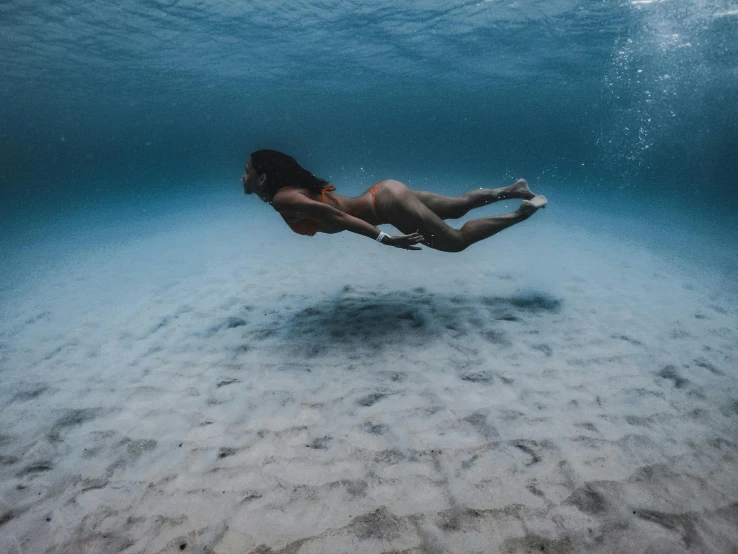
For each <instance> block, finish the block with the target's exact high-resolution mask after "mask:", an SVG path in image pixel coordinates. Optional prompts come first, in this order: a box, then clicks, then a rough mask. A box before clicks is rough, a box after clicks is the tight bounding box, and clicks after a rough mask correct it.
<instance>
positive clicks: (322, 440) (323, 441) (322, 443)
mask: <svg viewBox="0 0 738 554" xmlns="http://www.w3.org/2000/svg"><path fill="white" fill-rule="evenodd" d="M332 440H333V437H329V436H325V437H318V438H316V439H313V441H312V442H311V443H310V444H308V445H307V446H308V448H313V449H315V450H328V446H329V444H330V442H331V441H332Z"/></svg>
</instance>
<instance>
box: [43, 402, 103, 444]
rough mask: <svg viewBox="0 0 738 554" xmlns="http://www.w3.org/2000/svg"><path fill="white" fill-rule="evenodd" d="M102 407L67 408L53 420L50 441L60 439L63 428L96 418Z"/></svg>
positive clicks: (49, 435)
mask: <svg viewBox="0 0 738 554" xmlns="http://www.w3.org/2000/svg"><path fill="white" fill-rule="evenodd" d="M102 412H103V409H102V408H81V409H76V410H67V412H66V413H65V414H64V415H63V416H62V417H60V418H59V419H57V420H56V421H55V422H54V425H53V427H52V428H51V431H49V434H48V437H49V440H51V441H60V440H61V433H62V431H64V430H65V429H69V428H71V427H77V426H79V425H82V424H84V423H87V422H88V421H92V420H94V419H96V418H97V417H98V416H99V415H100V414H102Z"/></svg>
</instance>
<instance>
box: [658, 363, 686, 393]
mask: <svg viewBox="0 0 738 554" xmlns="http://www.w3.org/2000/svg"><path fill="white" fill-rule="evenodd" d="M657 375H658V376H659V377H661V378H662V379H670V380H671V381H673V382H674V386H675V387H676V388H678V389H681V388H684V387H685V386H686V385H688V384H689V380H688V379H685V378H684V377H682V376H681V375H679V372H678V371H677V368H676V367H674V366H673V365H667V366H665V367H664V368H663V369H662V370H661V371H659V372H658V374H657Z"/></svg>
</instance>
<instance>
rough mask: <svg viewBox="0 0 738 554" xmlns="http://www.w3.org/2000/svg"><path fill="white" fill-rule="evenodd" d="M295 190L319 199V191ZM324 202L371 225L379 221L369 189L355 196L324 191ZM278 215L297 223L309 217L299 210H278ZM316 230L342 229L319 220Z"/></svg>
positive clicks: (324, 231) (337, 230) (339, 230)
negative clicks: (288, 211)
mask: <svg viewBox="0 0 738 554" xmlns="http://www.w3.org/2000/svg"><path fill="white" fill-rule="evenodd" d="M297 191H298V192H299V193H300V194H302V195H304V196H306V197H307V198H310V199H311V200H314V201H315V202H320V201H321V193H320V192H316V191H312V190H308V189H303V188H298V189H297ZM325 203H326V204H328V205H329V206H333V207H334V208H336V209H338V210H341V211H342V212H345V213H347V214H349V215H352V216H354V217H358V218H359V219H363V220H364V221H366V222H368V223H371V224H372V225H377V224H379V221H377V215H376V212H375V211H374V202H373V200H372V195H371V193H370V192H369V190H367V191H366V192H364V193H363V194H362V195H361V196H356V197H348V196H342V195H340V194H336V193H335V192H326V193H325ZM280 215H281V216H282V218H283V219H284V220H285V221H286V222H287V223H288V224H290V223H298V222H300V221H303V220H305V219H309V218H306V217H305V216H303V215H301V214H300V213H299V212H295V213H285V212H280ZM317 230H318V231H319V232H321V233H329V234H331V233H340V232H341V231H343V230H344V229H343V227H341V226H337V225H332V224H330V223H326V222H320V225H319V226H318V227H317Z"/></svg>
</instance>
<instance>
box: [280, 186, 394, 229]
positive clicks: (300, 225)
mask: <svg viewBox="0 0 738 554" xmlns="http://www.w3.org/2000/svg"><path fill="white" fill-rule="evenodd" d="M381 183H382V182H381V181H380V182H379V183H377V184H376V185H374V186H373V187H372V188H370V189H369V192H371V193H372V202H373V203H374V210H375V211H376V209H377V199H376V194H377V188H378V187H379V185H380V184H381ZM282 188H285V189H287V188H291V189H296V188H300V187H282ZM334 190H336V187H334V186H333V185H328V186H326V187H325V188H323V190H321V191H320V201H321V202H322V203H323V204H326V200H325V197H326V195H328V194H330V193H331V191H334ZM282 219H284V216H282ZM285 223H287V225H289V226H290V228H291V229H292V230H293V231H294V232H295V233H297V234H298V235H307V236H309V237H312V236H313V235H314V234H315V233H317V232H318V229H320V225H321V222H320V221H315V220H313V219H301V220H300V221H295V222H294V223H290V222H289V221H287V220H286V219H285Z"/></svg>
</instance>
